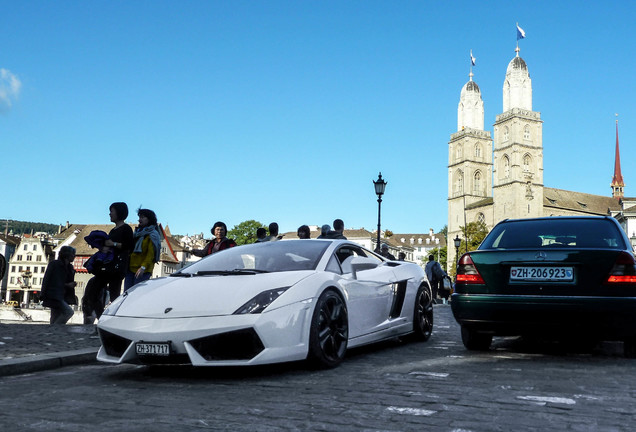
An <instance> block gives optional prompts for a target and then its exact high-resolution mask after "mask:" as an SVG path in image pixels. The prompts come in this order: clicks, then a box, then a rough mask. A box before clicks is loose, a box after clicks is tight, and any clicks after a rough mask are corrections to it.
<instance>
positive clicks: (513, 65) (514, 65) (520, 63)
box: [508, 57, 528, 71]
mask: <svg viewBox="0 0 636 432" xmlns="http://www.w3.org/2000/svg"><path fill="white" fill-rule="evenodd" d="M511 69H521V70H525V71H527V70H528V65H527V64H526V62H525V60H524V59H522V58H521V57H514V58H513V59H512V60H510V63H509V64H508V71H510V70H511Z"/></svg>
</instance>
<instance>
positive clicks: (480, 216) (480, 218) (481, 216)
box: [476, 213, 486, 224]
mask: <svg viewBox="0 0 636 432" xmlns="http://www.w3.org/2000/svg"><path fill="white" fill-rule="evenodd" d="M476 220H477V222H481V223H483V224H485V223H486V216H484V214H483V213H477V218H476Z"/></svg>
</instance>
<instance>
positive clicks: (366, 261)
mask: <svg viewBox="0 0 636 432" xmlns="http://www.w3.org/2000/svg"><path fill="white" fill-rule="evenodd" d="M378 264H379V263H378V261H377V260H375V259H373V258H368V257H355V258H353V259H352V260H351V273H352V274H353V278H354V279H357V278H358V277H357V274H358V272H361V271H364V270H371V269H374V268H376V267H377V266H378Z"/></svg>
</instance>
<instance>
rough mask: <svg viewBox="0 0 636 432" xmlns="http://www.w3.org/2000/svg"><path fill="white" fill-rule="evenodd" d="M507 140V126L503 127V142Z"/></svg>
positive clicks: (508, 136) (508, 134) (508, 132)
mask: <svg viewBox="0 0 636 432" xmlns="http://www.w3.org/2000/svg"><path fill="white" fill-rule="evenodd" d="M508 139H510V129H508V126H504V130H503V140H504V141H508Z"/></svg>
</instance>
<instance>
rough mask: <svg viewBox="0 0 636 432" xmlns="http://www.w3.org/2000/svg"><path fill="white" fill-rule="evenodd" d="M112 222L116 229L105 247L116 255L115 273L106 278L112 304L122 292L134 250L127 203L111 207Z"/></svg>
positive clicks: (111, 232) (113, 204)
mask: <svg viewBox="0 0 636 432" xmlns="http://www.w3.org/2000/svg"><path fill="white" fill-rule="evenodd" d="M109 210H110V221H111V222H113V223H114V224H115V228H113V229H112V230H110V232H109V233H108V240H106V241H105V242H104V246H108V247H110V248H112V249H113V253H114V255H115V257H114V261H115V267H116V269H115V271H114V272H113V273H112V274H111V275H108V276H107V277H106V280H105V282H106V288H107V289H108V293H109V295H110V301H111V302H112V301H113V300H115V299H116V298H117V297H119V294H120V292H121V281H122V280H124V277H125V276H126V271H127V270H128V265H129V259H130V252H131V251H132V249H133V246H134V241H133V230H132V228H131V227H130V225H128V224H127V223H126V218H127V217H128V205H126V203H125V202H115V203H112V204H111V205H110V209H109Z"/></svg>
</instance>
